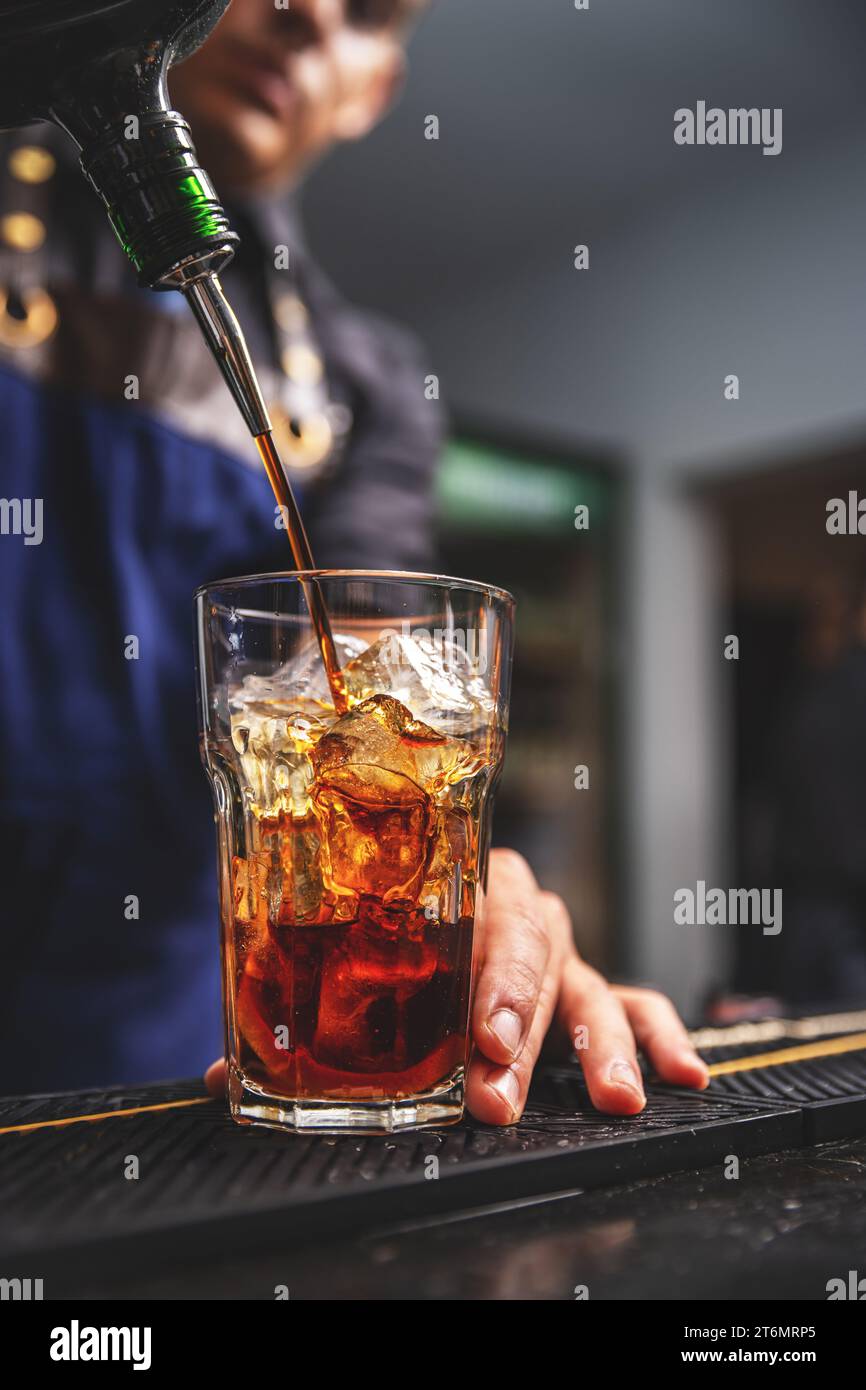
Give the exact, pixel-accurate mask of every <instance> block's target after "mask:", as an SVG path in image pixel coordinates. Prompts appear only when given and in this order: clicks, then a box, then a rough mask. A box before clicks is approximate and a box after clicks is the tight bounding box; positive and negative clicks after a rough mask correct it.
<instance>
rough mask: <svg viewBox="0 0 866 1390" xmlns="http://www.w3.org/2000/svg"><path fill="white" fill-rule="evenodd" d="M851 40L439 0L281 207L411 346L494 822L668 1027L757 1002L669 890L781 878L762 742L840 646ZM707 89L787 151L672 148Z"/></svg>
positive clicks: (752, 973)
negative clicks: (462, 592) (730, 393)
mask: <svg viewBox="0 0 866 1390" xmlns="http://www.w3.org/2000/svg"><path fill="white" fill-rule="evenodd" d="M864 45H866V9H864V7H863V5H862V3H853V0H852V2H851V3H848V2H847V0H846V2H842V0H831V3H828V4H822V5H817V4H815V3H809V2H808V0H762V3H761V4H760V5H755V4H754V0H727V3H726V4H724V5H712V6H710V5H694V4H691V3H685V0H656V3H654V4H652V5H647V4H646V3H644V0H604V2H603V3H602V0H591V4H590V8H589V9H588V10H576V9H575V8H574V6H573V5H572V4H571V3H570V0H534V3H533V4H531V5H530V4H529V3H527V0H471V3H467V0H440V3H439V4H437V5H436V7H435V8H434V11H433V12H432V14H431V15H430V17H429V18H428V19H427V20H426V21H425V22H424V24H423V25H422V26H421V28H420V29H419V32H418V34H417V36H416V38H415V39H414V41H413V44H412V47H411V52H410V57H411V68H412V70H411V74H410V80H409V82H408V85H407V89H406V93H405V96H404V99H403V101H402V103H401V104H400V106H399V107H398V109H397V110H396V111H395V113H394V114H393V115H392V116H391V117H390V119H389V120H388V121H387V122H386V123H385V124H384V126H383V127H382V128H381V129H380V130H379V131H378V132H377V133H376V134H375V135H374V136H373V137H372V138H371V139H369V140H367V141H365V142H363V143H362V144H361V145H359V146H357V147H352V148H351V149H347V150H344V151H342V152H340V153H339V154H338V155H336V156H335V157H333V158H332V159H330V161H329V162H328V163H327V164H326V165H325V166H324V167H323V168H322V169H321V170H320V171H319V172H317V174H316V175H315V176H314V177H313V179H312V181H311V183H310V185H309V186H308V188H307V191H306V196H305V222H306V227H307V232H308V236H309V240H310V242H311V245H312V247H313V249H314V250H315V252H316V253H317V255H318V256H319V258H320V259H321V260H322V262H323V263H324V265H325V266H326V268H327V269H328V270H329V271H330V273H331V274H332V276H333V277H334V279H335V280H336V281H337V282H338V283H339V285H340V286H341V287H342V288H343V289H344V290H345V291H346V292H347V293H348V294H349V295H351V296H352V297H353V298H354V299H355V300H356V301H358V302H361V303H365V304H367V305H370V306H372V307H374V308H377V309H380V310H381V311H382V312H384V313H387V314H388V315H389V316H390V317H393V318H397V319H399V320H402V321H404V322H405V323H407V324H408V325H410V326H411V327H412V328H413V329H414V330H416V331H417V332H420V334H421V335H422V337H423V338H424V339H425V341H426V344H427V347H428V349H429V351H430V355H431V360H432V367H431V370H432V371H434V372H435V373H436V374H437V376H438V378H439V381H440V384H441V392H442V397H443V399H444V400H445V402H446V403H447V406H448V408H449V411H450V415H451V421H452V444H451V447H450V450H449V454H448V457H447V459H446V462H445V467H444V469H443V473H442V477H441V483H440V519H441V549H442V567H443V569H445V570H446V571H450V572H452V573H455V574H462V575H466V576H469V577H473V578H483V579H485V580H489V581H493V582H496V583H499V584H503V585H505V586H507V587H508V588H510V589H512V590H513V591H514V592H515V593H516V595H517V596H518V599H519V609H518V656H517V661H516V667H515V685H514V703H513V711H514V713H513V720H512V733H511V740H510V751H509V757H508V764H507V773H506V776H505V778H504V782H503V788H502V795H501V798H500V803H499V810H498V836H497V838H498V839H499V840H500V841H507V842H510V843H512V844H515V845H517V846H518V847H520V848H521V849H523V850H524V852H525V853H526V854H527V855H528V857H529V858H530V860H531V861H532V863H533V865H534V866H535V868H536V870H537V871H538V873H539V875H540V876H543V877H544V879H545V881H546V883H547V884H548V885H549V886H550V887H553V888H556V889H557V890H558V891H560V892H561V893H563V895H564V896H565V897H566V899H567V900H568V902H569V904H570V906H571V908H572V910H573V912H574V916H575V920H576V923H577V930H578V936H579V940H580V944H581V946H582V948H583V949H584V951H585V952H586V953H587V954H588V955H589V956H590V957H591V958H592V959H593V960H594V961H596V962H597V963H598V964H599V965H601V966H603V967H605V968H608V969H612V970H614V971H619V972H621V973H625V974H629V975H631V976H635V977H651V978H652V979H653V980H655V981H656V982H657V983H659V984H660V985H662V986H663V987H664V988H665V989H667V990H668V991H669V992H670V993H671V994H672V995H673V996H674V998H675V999H676V1000H677V1001H678V1003H679V1004H680V1005H681V1006H683V1007H684V1008H685V1009H686V1010H687V1011H688V1012H689V1013H690V1014H691V1015H694V1012H695V1009H696V1005H697V1003H698V1001H700V1000H701V999H702V998H704V997H705V996H706V994H707V992H708V991H710V990H711V989H713V988H714V987H717V986H721V987H724V988H727V989H732V988H738V989H744V990H750V991H752V992H756V991H760V990H762V989H766V988H772V987H773V985H774V981H775V973H776V972H775V970H774V959H773V955H772V952H773V951H774V950H776V949H777V947H776V945H775V943H776V942H777V941H778V938H773V937H761V936H760V934H758V936H757V937H756V934H755V929H754V928H751V929H746V930H745V931H744V930H742V929H741V930H739V931H734V930H733V929H729V930H727V931H724V930H723V931H719V930H715V931H708V930H706V929H702V928H699V927H698V928H691V929H688V928H684V927H676V926H674V922H673V893H674V891H675V890H676V889H677V888H678V887H684V886H689V885H691V886H692V887H694V886H695V883H696V881H697V880H698V879H704V880H705V881H706V883H707V884H708V886H709V885H717V886H723V887H727V886H729V885H730V886H733V885H742V886H744V887H750V886H763V887H771V886H773V884H774V883H775V882H776V881H777V880H776V879H774V877H773V875H774V873H776V874H777V875H778V864H779V862H780V861H779V849H778V840H779V836H780V834H781V835H784V834H785V833H786V832H785V831H784V830H782V831H780V829H779V825H778V820H779V817H778V814H777V813H774V806H777V803H778V800H779V795H780V787H781V786H782V783H780V781H779V776H778V773H777V772H774V770H773V769H774V767H777V765H778V759H779V758H781V759H782V762H783V763H784V762H785V757H786V754H785V747H786V746H787V748H788V750H789V752H790V755H791V758H792V759H793V761H794V762H795V763H796V761H797V758H798V756H799V754H800V752H801V751H802V749H803V747H804V744H803V737H802V735H801V739H800V742H799V744H798V743H797V741H796V739H794V741H793V742H789V743H788V745H785V744H784V743H782V744H781V746H780V747H776V742H775V735H776V732H777V730H779V729H781V728H784V727H786V726H785V720H786V718H787V712H788V710H789V709H790V707H791V704H792V702H793V701H795V700H796V698H797V692H798V691H799V690H800V689H801V687H802V686H803V683H804V682H806V683H808V681H809V680H810V679H811V678H812V677H813V676H814V675H815V673H816V672H818V673H820V672H821V671H826V670H828V669H831V668H833V667H834V663H837V662H838V661H839V660H840V658H841V656H843V655H844V653H845V652H846V650H848V648H849V647H850V644H851V642H852V641H853V640H855V639H854V637H853V636H852V634H854V633H855V631H856V626H857V624H856V615H857V612H858V603H859V601H860V600H859V597H858V595H860V594H861V585H860V569H861V566H862V557H863V540H862V538H861V537H859V536H832V537H831V536H828V534H827V531H826V526H825V521H826V510H825V509H826V503H827V500H828V499H829V498H831V497H834V496H847V491H848V489H855V490H856V489H857V488H860V489H861V491H862V492H863V493H866V452H864V442H866V393H864V380H866V372H864V347H866V341H864V340H866V317H864V306H866V258H864V244H866V237H864V222H866V184H864V180H863V169H864V167H866V96H864V82H863V76H862V55H863V52H864ZM699 100H703V101H706V103H707V105H708V106H713V105H717V106H720V107H723V108H725V109H727V108H730V107H740V106H745V107H759V108H761V107H768V108H776V107H781V108H782V109H783V113H784V117H783V148H782V151H781V153H780V154H779V155H778V156H775V157H766V156H764V155H762V152H761V150H760V148H755V147H748V148H741V147H736V148H724V147H703V148H698V147H692V148H684V147H680V146H677V145H676V144H675V143H674V139H673V127H674V119H673V117H674V111H675V110H676V109H677V108H679V107H681V106H685V107H690V108H692V109H694V108H695V105H696V103H697V102H698V101H699ZM431 115H435V116H436V117H438V120H439V138H438V139H437V140H428V139H426V138H425V122H426V120H427V118H428V117H429V116H431ZM578 244H586V245H587V246H588V247H589V268H588V269H586V270H581V271H578V270H576V269H575V268H574V248H575V246H576V245H578ZM730 373H735V374H736V375H737V376H738V377H739V382H740V396H739V399H738V400H726V399H725V396H724V379H725V377H726V376H727V375H728V374H730ZM580 504H584V505H587V506H588V507H589V516H590V526H589V529H588V530H586V531H578V530H576V529H575V526H574V515H575V507H576V506H579V505H580ZM730 633H735V634H737V635H738V636H739V638H740V658H739V661H737V662H729V661H726V660H725V659H724V657H723V639H724V636H725V635H726V634H730ZM829 698H830V701H831V705H830V707H831V710H832V709H833V708H834V706H833V705H832V696H831V697H829ZM843 703H844V702H843ZM819 704H820V702H819ZM824 708H825V710H826V700H825V705H824ZM845 708H846V709H847V710H848V711H849V713H848V715H847V716H846V717H848V718H850V719H852V720H857V703H856V701H852V700H850V699H849V700H848V701H847V704H845ZM840 718H841V716H840ZM826 722H827V720H826V718H825V723H826ZM830 722H831V723H832V722H833V720H832V717H831V719H830ZM801 723H802V721H801ZM806 725H807V727H808V719H807V720H806ZM844 732H845V731H844V730H842V731H841V733H842V735H844ZM852 737H856V729H852ZM861 737H862V736H861ZM842 743H843V746H844V737H843V738H842ZM806 746H807V747H810V746H811V745H810V744H809V741H808V735H807V736H806ZM829 756H830V755H829V754H828V757H829ZM834 756H838V755H837V754H834ZM858 756H859V754H858ZM774 760H775V761H774ZM825 761H826V760H825ZM789 762H790V759H789ZM580 764H586V765H588V767H589V776H590V784H589V788H588V789H587V790H575V787H574V780H575V767H576V766H577V765H580ZM843 772H844V769H843ZM849 772H850V769H849ZM803 773H804V775H803V778H802V779H801V781H800V782H799V783H796V781H795V783H794V785H795V787H799V788H800V789H801V791H802V795H803V796H804V797H805V798H806V799H807V800H808V797H809V795H810V793H809V772H808V762H807V761H806V763H804V764H803ZM840 775H842V773H840ZM834 786H835V784H834ZM831 791H832V788H831ZM796 794H797V795H799V792H797V793H796ZM822 794H823V793H822ZM813 795H817V793H813ZM846 795H848V793H847V792H846ZM843 801H844V798H843ZM845 805H846V808H847V809H846V810H845V812H844V818H845V821H846V823H847V824H850V823H851V821H852V818H853V820H854V821H856V822H857V825H856V826H855V829H856V833H857V834H860V833H861V830H860V821H859V820H858V817H860V818H861V819H862V809H861V808H860V807H859V803H857V804H854V803H853V802H851V798H850V796H849V797H848V802H846V803H845ZM806 812H808V814H806ZM810 818H811V822H815V821H820V806H812V807H808V806H807V807H806V811H805V812H804V818H803V825H801V826H800V828H799V833H801V835H802V836H804V837H805V844H806V846H807V848H808V846H809V843H810V841H809V835H808V832H807V831H806V830H804V828H803V827H804V825H806V823H807V822H809V823H811V822H810ZM855 847H856V846H855ZM863 848H864V860H866V843H864V846H863ZM854 857H855V858H856V855H855V856H854ZM786 901H787V900H786ZM862 922H866V914H864V916H863V918H862ZM783 936H784V933H783ZM779 949H781V948H779ZM816 988H819V987H818V986H817V985H816Z"/></svg>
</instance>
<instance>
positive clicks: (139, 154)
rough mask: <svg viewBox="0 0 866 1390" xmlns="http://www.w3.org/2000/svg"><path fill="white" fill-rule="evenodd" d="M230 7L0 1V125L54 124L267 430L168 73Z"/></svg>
mask: <svg viewBox="0 0 866 1390" xmlns="http://www.w3.org/2000/svg"><path fill="white" fill-rule="evenodd" d="M228 3H229V0H0V128H7V127H11V126H19V125H26V124H29V123H30V122H32V121H36V120H46V121H53V122H54V123H55V124H56V125H59V126H61V127H62V128H63V129H64V130H65V131H66V132H67V133H68V134H69V135H70V136H71V137H72V139H73V140H74V141H75V143H76V144H77V146H78V147H79V150H80V152H81V168H82V172H83V173H84V175H85V176H86V178H87V179H88V180H89V182H90V183H91V185H92V186H93V188H94V189H95V190H96V192H97V193H98V194H99V196H100V198H101V199H102V201H103V203H104V204H105V207H106V210H107V212H108V216H109V218H110V220H111V224H112V226H113V227H114V230H115V233H116V235H117V238H118V240H119V241H120V244H121V246H122V247H123V249H124V251H125V252H126V254H127V256H128V257H129V259H130V261H131V262H132V264H133V265H134V267H135V269H136V270H137V271H138V278H139V282H140V283H141V284H142V285H145V286H148V287H149V288H151V289H178V290H181V291H182V292H183V293H184V294H185V295H186V298H187V300H188V302H189V304H190V306H191V308H192V309H193V312H194V313H195V315H196V317H197V319H198V321H199V324H200V326H201V328H202V331H203V332H204V335H205V338H206V339H207V342H208V346H209V347H210V349H211V351H212V352H213V354H214V356H215V357H216V359H217V362H218V363H219V366H220V369H221V370H222V372H223V374H224V376H225V377H226V379H227V381H228V384H229V386H230V388H231V390H232V393H233V395H234V397H235V400H236V401H237V403H238V405H239V406H240V408H241V411H242V412H243V415H244V418H245V420H246V422H247V424H248V426H249V429H250V432H251V433H252V434H254V435H261V434H263V433H265V432H266V431H268V430H269V429H270V420H269V418H268V413H267V409H266V407H265V404H264V401H263V400H262V396H261V392H260V390H259V387H258V383H257V382H256V378H255V373H254V371H253V368H252V365H251V363H250V360H249V355H248V353H247V349H246V344H245V342H244V339H243V335H242V334H241V332H240V329H239V327H238V324H237V321H236V319H235V317H234V314H233V313H232V310H231V308H230V306H229V304H228V303H227V301H226V299H225V297H224V295H223V293H222V289H221V287H220V283H219V279H218V275H219V271H220V270H221V269H222V268H223V267H224V266H225V265H226V264H227V263H228V262H229V261H230V260H231V257H232V255H233V254H234V248H235V246H236V245H237V240H238V239H237V236H236V234H235V233H234V232H233V231H232V230H231V227H230V226H229V222H228V218H227V216H226V214H225V212H224V211H223V208H222V206H221V205H220V201H219V199H218V197H217V195H216V192H215V191H214V188H213V186H212V184H211V182H210V180H209V178H208V176H207V174H206V173H205V171H204V170H203V169H202V168H201V166H200V165H199V163H198V160H197V157H196V152H195V146H194V145H193V141H192V137H191V135H190V130H189V126H188V125H187V123H186V121H185V120H184V119H183V117H182V116H181V115H180V114H179V113H178V112H177V111H173V110H171V108H170V105H169V99H168V88H167V82H166V74H167V71H168V68H169V67H170V65H171V64H172V63H173V62H175V61H178V60H180V59H182V58H185V57H187V56H188V55H189V54H190V53H192V52H193V51H194V50H195V49H196V48H197V47H198V46H199V44H200V43H202V42H203V40H204V39H205V38H206V37H207V35H208V34H209V33H210V31H211V29H212V28H213V27H214V25H215V24H216V23H217V21H218V20H219V18H220V17H221V15H222V13H223V11H224V10H225V9H226V8H227V6H228Z"/></svg>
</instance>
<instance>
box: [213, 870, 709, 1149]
mask: <svg viewBox="0 0 866 1390" xmlns="http://www.w3.org/2000/svg"><path fill="white" fill-rule="evenodd" d="M480 931H481V940H480V968H479V973H478V984H477V987H476V991H475V1004H474V1007H473V1011H472V1039H473V1043H474V1048H473V1052H472V1058H471V1061H470V1065H469V1077H468V1082H467V1089H466V1103H467V1105H468V1107H469V1109H470V1110H471V1111H472V1114H473V1115H475V1116H476V1117H477V1118H478V1119H479V1120H484V1121H486V1122H487V1123H488V1124H493V1125H507V1124H511V1123H513V1121H515V1120H517V1119H519V1117H520V1115H521V1114H522V1112H523V1107H524V1105H525V1104H526V1095H527V1092H528V1090H529V1080H530V1077H531V1076H532V1069H533V1067H534V1066H535V1063H536V1062H537V1060H538V1055H539V1053H540V1051H541V1045H542V1043H543V1042H544V1041H545V1038H546V1037H548V1034H549V1035H550V1041H551V1042H559V1043H562V1044H564V1045H565V1046H566V1047H568V1046H571V1047H572V1048H573V1047H574V1044H575V1040H576V1039H577V1042H578V1047H577V1056H578V1058H579V1059H580V1062H581V1065H582V1066H583V1072H584V1076H585V1077H586V1083H587V1086H588V1088H589V1094H590V1097H591V1099H592V1102H593V1104H594V1105H596V1106H597V1107H598V1109H599V1110H605V1111H607V1112H608V1113H609V1114H612V1115H635V1114H637V1112H638V1111H639V1110H642V1109H643V1107H644V1105H645V1104H646V1097H645V1096H644V1090H643V1082H642V1080H641V1074H640V1069H639V1067H638V1064H637V1049H638V1048H641V1050H642V1051H643V1052H645V1053H646V1055H647V1057H648V1058H649V1060H650V1063H651V1064H652V1066H653V1068H654V1070H655V1071H656V1073H657V1074H658V1075H659V1076H660V1077H661V1078H662V1080H664V1081H669V1082H671V1083H673V1084H674V1085H677V1086H693V1087H694V1088H695V1089H703V1087H705V1086H706V1085H707V1084H708V1082H709V1076H708V1073H707V1069H706V1067H705V1065H704V1063H703V1062H702V1061H701V1059H700V1057H699V1056H698V1055H697V1053H696V1052H695V1050H694V1048H693V1047H692V1046H691V1044H690V1043H689V1040H688V1036H687V1034H686V1030H685V1028H684V1027H683V1024H682V1023H681V1022H680V1019H679V1018H678V1016H677V1014H676V1011H675V1009H674V1007H673V1005H672V1004H671V1002H670V1000H669V999H666V998H665V997H664V995H662V994H656V993H655V991H654V990H649V989H632V988H629V987H625V986H617V985H608V984H607V983H606V982H605V980H603V979H602V977H601V975H599V973H598V971H596V970H593V969H592V967H591V966H589V965H587V964H586V963H585V962H584V961H582V960H581V958H580V956H579V955H578V954H577V951H576V949H575V946H574V938H573V934H572V929H571V920H570V918H569V915H568V911H567V909H566V907H565V904H564V903H563V901H562V899H561V898H558V897H557V896H556V894H555V893H546V892H544V891H543V890H542V889H541V888H539V886H538V884H537V883H536V881H535V878H534V876H533V873H532V870H531V869H530V867H529V865H528V864H527V863H526V860H525V859H523V858H522V857H521V856H520V855H519V854H517V853H516V852H515V851H514V850H510V849H496V850H493V851H492V852H491V855H490V870H489V878H488V891H487V897H486V900H485V904H484V912H483V914H482V919H481V925H480ZM205 1081H206V1082H207V1086H208V1089H209V1090H210V1092H211V1093H212V1094H213V1095H220V1094H222V1091H223V1089H224V1087H225V1063H224V1062H223V1061H222V1060H220V1061H219V1062H214V1064H213V1065H212V1066H211V1067H209V1069H208V1071H207V1075H206V1076H205Z"/></svg>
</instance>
